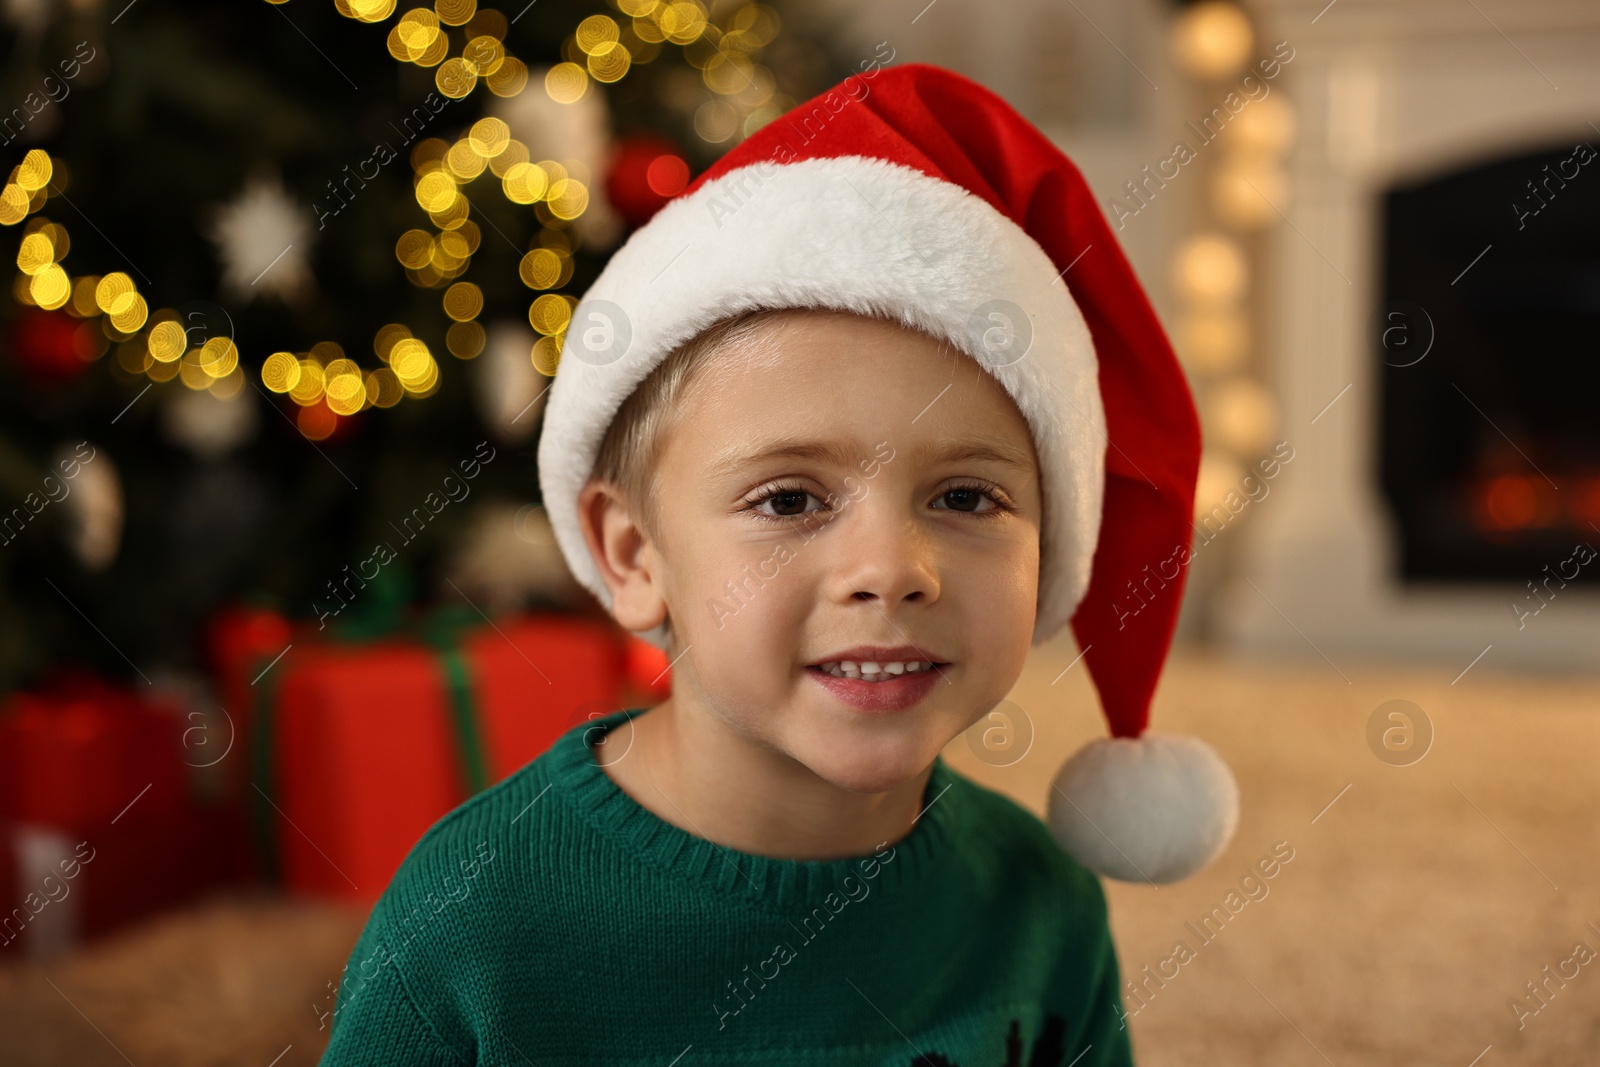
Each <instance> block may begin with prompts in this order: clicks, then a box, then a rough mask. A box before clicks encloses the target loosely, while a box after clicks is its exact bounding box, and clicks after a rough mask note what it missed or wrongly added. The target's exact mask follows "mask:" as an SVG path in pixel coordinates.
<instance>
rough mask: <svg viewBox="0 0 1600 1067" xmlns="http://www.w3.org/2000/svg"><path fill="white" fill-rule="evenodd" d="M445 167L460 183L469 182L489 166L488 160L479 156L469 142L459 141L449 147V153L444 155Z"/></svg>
mask: <svg viewBox="0 0 1600 1067" xmlns="http://www.w3.org/2000/svg"><path fill="white" fill-rule="evenodd" d="M444 158H445V165H446V166H448V167H449V168H450V173H451V174H454V175H455V176H456V178H457V179H459V180H460V181H471V180H472V179H473V178H476V177H477V176H478V175H480V174H482V173H483V170H484V168H485V167H487V166H488V165H489V160H488V159H486V158H485V157H483V156H480V155H479V154H478V153H477V152H476V151H474V150H473V146H472V144H471V143H470V142H468V141H465V140H461V141H457V142H456V143H455V144H453V145H451V146H450V151H449V152H448V153H446V155H445V157H444Z"/></svg>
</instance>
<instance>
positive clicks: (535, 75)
mask: <svg viewBox="0 0 1600 1067" xmlns="http://www.w3.org/2000/svg"><path fill="white" fill-rule="evenodd" d="M7 15H8V17H9V18H11V19H12V20H13V21H12V24H11V25H9V26H8V27H6V28H5V30H4V32H3V34H0V36H3V37H4V38H5V47H6V50H7V55H8V57H9V58H8V61H7V63H6V67H5V74H4V76H3V84H0V92H3V96H0V108H9V110H6V111H0V144H3V146H4V147H3V149H0V150H3V151H4V152H5V154H6V155H5V157H4V158H3V159H0V174H7V175H9V177H8V178H7V180H6V182H5V184H4V186H3V188H0V233H3V234H4V235H5V238H4V240H5V242H6V247H7V249H8V250H12V251H14V252H15V263H16V272H15V276H14V278H13V280H12V284H11V285H9V286H7V287H5V292H4V295H0V331H3V336H4V338H5V346H4V347H5V354H4V357H3V358H0V507H3V511H0V691H5V690H8V689H12V688H15V687H18V686H20V685H25V684H28V683H29V682H31V681H33V680H34V679H35V678H36V677H37V676H38V675H39V674H40V672H42V671H44V670H45V669H46V668H48V667H50V666H52V665H57V664H82V665H87V666H90V667H92V668H94V669H96V670H98V671H100V672H103V673H105V674H109V675H113V676H120V677H125V678H129V679H132V680H133V681H135V682H139V681H140V680H141V678H143V679H145V680H148V677H149V675H150V673H152V670H153V669H157V668H167V667H172V668H176V669H179V670H183V669H189V668H192V667H194V666H197V665H198V660H199V652H198V649H199V645H200V635H201V633H202V631H203V629H204V627H205V623H206V620H207V619H208V618H209V617H210V616H211V615H212V614H213V613H214V612H215V610H216V609H217V607H218V606H219V605H221V604H224V603H226V602H229V601H231V600H235V599H239V598H253V599H257V600H262V601H266V602H269V603H272V604H274V605H275V606H276V607H278V608H279V610H282V611H284V612H285V613H287V614H289V615H296V616H306V615H316V616H318V617H321V618H324V619H326V618H328V617H330V616H338V615H341V614H344V613H345V611H346V609H347V608H348V609H349V610H350V612H352V613H354V612H359V611H362V610H377V609H379V608H381V607H383V606H384V602H383V598H382V597H380V596H378V595H377V594H372V595H370V596H369V597H368V598H367V599H368V601H369V603H361V604H358V603H356V602H355V601H359V600H360V599H361V598H360V597H355V598H353V599H352V596H351V591H352V590H353V589H365V588H366V583H365V582H361V583H357V584H355V585H352V583H351V582H350V580H349V579H350V576H351V575H352V574H356V573H359V574H362V575H363V576H366V577H369V578H370V577H371V576H372V573H373V569H374V568H378V569H380V570H381V571H382V573H383V574H384V575H385V579H384V580H385V582H386V583H387V585H388V590H389V591H388V592H387V593H386V594H385V596H387V597H388V598H391V599H394V598H398V599H400V600H403V601H404V600H410V599H412V594H411V593H410V592H409V590H411V589H413V588H419V589H422V590H424V591H425V592H423V593H419V594H418V596H419V597H421V598H422V599H426V598H427V592H426V591H428V590H433V589H436V588H438V587H440V586H443V587H444V588H445V589H446V591H448V590H449V585H448V584H446V583H444V582H441V581H440V580H439V579H440V577H441V574H442V570H441V568H442V567H443V565H444V561H445V559H446V557H447V556H449V555H450V554H451V553H452V552H454V551H458V550H459V549H460V546H461V544H462V542H463V539H464V538H467V537H468V536H469V531H470V529H471V527H472V523H473V522H474V521H477V522H478V523H480V524H481V523H483V522H489V523H491V524H493V523H498V524H499V525H498V527H497V529H499V530H500V531H501V533H502V534H503V533H504V532H505V530H506V529H507V528H511V529H512V533H513V535H514V534H515V532H516V529H518V528H514V527H513V524H515V523H517V522H519V521H524V520H526V518H527V515H528V511H529V504H530V503H531V502H535V501H537V499H538V489H537V485H536V484H535V475H534V471H535V464H534V460H533V452H534V446H535V441H536V430H537V425H538V418H539V413H540V401H541V399H542V397H543V393H544V390H545V388H546V387H547V385H548V383H549V375H551V374H553V373H554V369H555V365H556V362H557V358H558V354H559V352H560V349H561V344H562V338H563V331H564V330H565V328H566V324H567V322H568V320H569V318H570V316H571V312H572V308H573V307H574V306H575V304H576V298H577V294H581V293H582V292H583V290H584V289H585V287H586V286H587V285H588V284H589V282H590V281H592V279H593V278H594V276H595V275H596V273H597V272H598V271H599V269H600V268H601V267H602V266H603V265H604V262H605V259H606V256H607V254H608V253H609V252H610V251H611V250H612V249H614V248H615V247H616V245H617V243H618V242H619V241H620V240H621V239H622V238H624V237H625V236H626V234H627V232H628V231H629V229H630V228H631V227H633V226H636V225H638V224H639V223H641V222H642V221H643V220H644V219H646V218H648V217H649V215H650V214H651V213H652V212H653V211H655V210H656V209H657V208H659V207H660V205H661V204H662V203H664V202H665V201H666V200H667V199H668V198H670V197H671V196H672V195H673V194H675V193H676V192H678V191H679V190H681V189H682V188H683V187H684V186H685V185H686V184H687V182H688V181H689V180H690V179H691V177H692V175H693V174H695V173H698V172H699V171H700V170H702V169H703V168H704V167H706V166H707V165H709V164H710V163H711V162H712V161H713V160H714V159H715V158H716V157H717V156H718V155H719V154H720V153H721V152H723V151H725V150H726V149H727V148H728V147H730V146H731V145H733V144H734V143H736V142H737V141H738V140H739V139H740V138H742V137H743V136H745V135H747V134H748V133H749V132H751V131H753V130H754V129H756V128H758V127H759V126H761V125H762V124H764V123H766V122H768V121H771V120H772V119H774V118H776V117H777V116H778V115H780V114H782V113H783V112H784V111H785V110H787V109H788V108H790V107H792V106H793V104H794V103H795V102H796V101H797V100H803V99H805V98H806V97H808V96H810V95H812V94H813V93H815V92H817V91H820V90H821V89H822V88H824V87H825V86H826V85H828V84H831V83H832V82H833V81H835V80H836V79H837V78H839V77H842V76H843V75H844V74H846V73H849V72H850V68H849V66H848V64H847V63H843V62H841V61H836V60H834V59H833V58H831V57H832V56H834V55H836V54H838V52H839V50H838V49H836V48H835V47H833V46H832V44H831V43H830V42H829V41H828V40H827V37H826V35H825V34H823V33H821V32H818V31H815V30H807V29H806V28H804V27H803V26H798V25H796V24H795V23H794V19H795V17H796V16H795V15H794V13H792V12H790V11H788V10H782V11H780V10H779V9H778V8H776V7H774V6H771V5H769V4H765V3H746V2H742V0H736V2H733V3H723V4H713V5H712V6H710V7H707V6H706V5H705V4H703V3H701V2H700V0H676V2H671V3H665V2H660V0H616V3H615V4H614V5H611V6H607V5H602V4H598V3H571V2H552V0H544V2H541V3H527V2H525V0H515V3H514V6H512V7H508V8H506V9H505V10H500V9H494V8H487V7H479V6H477V5H476V3H475V2H474V0H437V2H436V3H435V4H434V5H433V6H432V7H415V8H412V9H410V10H406V11H401V10H399V9H397V7H396V5H395V0H287V2H282V3H272V2H268V0H240V2H238V3H230V4H171V3H165V4H164V3H162V2H160V0H134V2H133V3H127V2H126V0H111V3H110V4H108V5H102V4H100V3H98V2H96V0H90V2H88V3H80V4H72V5H49V4H43V3H39V4H32V5H10V6H9V7H8V10H7ZM491 502H499V504H500V505H501V509H500V510H498V511H497V510H495V509H494V508H493V507H489V506H488V505H489V504H490V503H491ZM474 516H477V519H476V520H474V518H473V517H474ZM492 555H494V554H493V553H491V556H492ZM510 584H512V585H514V584H515V583H514V582H512V583H510ZM457 591H458V592H461V595H462V596H463V597H467V593H466V592H465V591H461V590H459V587H458V590H457ZM508 596H510V597H511V600H505V599H504V598H503V599H502V601H501V602H500V603H501V604H502V605H503V603H508V602H514V600H515V590H512V592H511V593H509V594H508ZM468 599H471V598H470V597H468ZM473 603H474V606H477V603H478V602H477V601H473ZM490 607H491V610H492V608H493V606H490Z"/></svg>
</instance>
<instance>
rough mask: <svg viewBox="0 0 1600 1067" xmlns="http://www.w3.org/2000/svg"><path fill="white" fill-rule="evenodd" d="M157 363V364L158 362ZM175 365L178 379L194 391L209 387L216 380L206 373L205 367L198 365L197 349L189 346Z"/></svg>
mask: <svg viewBox="0 0 1600 1067" xmlns="http://www.w3.org/2000/svg"><path fill="white" fill-rule="evenodd" d="M157 365H158V366H159V364H157ZM177 365H178V380H179V381H181V382H182V383H183V384H184V385H186V386H188V387H189V388H190V389H193V390H195V391H196V392H199V391H200V390H201V389H209V388H211V383H212V382H214V381H216V379H215V378H213V377H212V376H211V375H209V374H207V373H206V371H205V368H204V367H202V366H201V365H200V351H199V349H195V348H191V349H190V350H189V351H187V352H185V353H184V354H183V358H182V359H180V360H178V364H177Z"/></svg>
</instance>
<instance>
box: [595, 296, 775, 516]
mask: <svg viewBox="0 0 1600 1067" xmlns="http://www.w3.org/2000/svg"><path fill="white" fill-rule="evenodd" d="M790 310H793V309H789V308H756V309H753V310H750V311H745V312H741V313H740V314H737V315H733V316H730V317H729V318H725V319H721V320H719V321H717V322H715V323H713V324H712V325H710V326H708V327H706V328H705V329H704V330H701V331H700V332H699V333H697V334H695V335H694V336H693V337H691V338H690V339H689V340H687V341H685V342H683V343H682V344H680V345H679V346H678V347H677V348H674V349H673V350H672V351H671V352H670V353H668V354H667V356H666V357H665V358H664V359H663V360H662V361H661V362H660V363H659V364H657V366H656V367H655V369H653V370H652V371H651V372H650V373H649V374H648V375H647V376H646V377H645V379H644V381H642V382H640V383H639V385H638V387H637V388H635V389H634V391H633V392H632V393H631V394H629V396H628V399H627V400H624V401H623V402H622V406H621V407H619V408H618V409H617V413H616V415H615V416H613V417H612V419H611V425H610V426H609V427H607V429H606V434H605V437H604V438H603V439H602V440H601V442H600V451H599V453H598V454H597V455H596V456H595V461H594V470H593V472H592V473H591V474H590V476H589V477H590V480H591V481H592V480H595V479H599V480H602V481H607V482H610V483H612V484H613V485H615V486H617V487H618V488H619V489H620V490H621V491H622V496H623V498H624V500H625V502H626V503H627V506H628V513H629V514H630V515H632V516H633V517H634V519H635V520H636V521H638V522H639V524H640V525H641V526H643V527H644V530H645V532H646V533H647V534H649V535H650V537H651V538H652V539H655V540H657V541H658V543H659V535H660V529H661V525H660V519H661V510H660V507H661V505H660V494H659V493H658V492H657V488H658V484H659V481H660V478H659V472H658V466H659V461H660V458H661V446H662V444H663V442H664V441H665V439H666V433H667V430H669V429H670V428H671V427H672V426H673V425H674V424H675V421H676V420H675V418H674V416H675V414H676V412H677V410H678V405H679V403H680V401H681V400H682V399H683V397H684V394H685V393H686V392H687V390H688V388H689V386H690V384H692V383H693V381H694V380H695V378H696V377H697V376H698V375H699V373H700V371H702V370H703V369H704V368H705V367H706V366H707V365H708V364H709V363H710V362H711V359H710V357H711V356H713V355H715V354H716V353H717V352H719V351H721V350H723V349H725V348H728V347H730V346H733V345H736V344H739V343H741V342H743V341H747V340H749V339H750V338H751V337H752V336H754V335H755V334H757V333H758V332H759V331H760V330H761V329H762V328H763V327H765V326H766V325H768V324H769V323H770V322H771V321H772V320H773V319H775V318H777V317H778V316H780V315H782V314H784V313H785V312H787V311H790Z"/></svg>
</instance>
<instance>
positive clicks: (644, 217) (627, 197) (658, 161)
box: [605, 134, 689, 226]
mask: <svg viewBox="0 0 1600 1067" xmlns="http://www.w3.org/2000/svg"><path fill="white" fill-rule="evenodd" d="M688 184H689V164H688V163H686V162H685V161H684V159H683V157H682V156H681V155H679V154H678V149H677V146H676V145H674V144H673V143H672V142H671V141H668V140H666V139H664V138H661V137H656V136H654V135H651V134H630V135H628V136H627V137H623V138H621V139H619V140H618V141H617V144H616V147H615V148H614V149H613V152H612V157H611V167H610V169H609V170H608V171H607V172H606V180H605V190H606V199H607V200H609V201H611V205H612V206H613V207H615V208H616V209H617V213H618V214H620V215H621V216H622V217H623V219H625V220H626V221H627V223H628V225H629V226H642V225H644V223H646V222H647V221H649V219H650V216H652V215H654V214H655V213H656V212H657V211H659V210H661V206H662V205H663V204H665V203H666V202H667V201H668V200H671V199H672V198H673V197H674V196H677V195H678V193H680V192H682V191H683V188H684V187H685V186H686V185H688Z"/></svg>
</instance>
